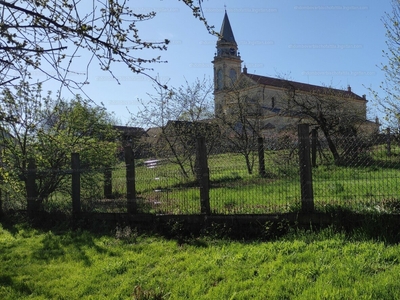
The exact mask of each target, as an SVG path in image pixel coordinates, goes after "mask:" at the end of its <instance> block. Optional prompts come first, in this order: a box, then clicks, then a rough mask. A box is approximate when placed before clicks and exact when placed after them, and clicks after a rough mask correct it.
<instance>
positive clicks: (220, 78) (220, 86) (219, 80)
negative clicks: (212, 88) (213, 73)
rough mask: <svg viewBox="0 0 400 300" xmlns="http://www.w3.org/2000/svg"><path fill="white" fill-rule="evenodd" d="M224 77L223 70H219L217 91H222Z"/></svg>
mask: <svg viewBox="0 0 400 300" xmlns="http://www.w3.org/2000/svg"><path fill="white" fill-rule="evenodd" d="M223 85H224V84H223V76H222V70H221V69H219V70H218V71H217V89H218V90H221V89H222V87H223Z"/></svg>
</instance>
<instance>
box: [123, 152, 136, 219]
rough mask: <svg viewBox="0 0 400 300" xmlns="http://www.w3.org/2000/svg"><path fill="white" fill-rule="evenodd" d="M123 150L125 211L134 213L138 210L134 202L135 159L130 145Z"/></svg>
mask: <svg viewBox="0 0 400 300" xmlns="http://www.w3.org/2000/svg"><path fill="white" fill-rule="evenodd" d="M124 151H125V165H126V200H127V211H128V213H129V214H136V213H137V212H138V208H137V202H136V186H135V159H134V156H133V151H132V147H131V146H126V147H125V148H124Z"/></svg>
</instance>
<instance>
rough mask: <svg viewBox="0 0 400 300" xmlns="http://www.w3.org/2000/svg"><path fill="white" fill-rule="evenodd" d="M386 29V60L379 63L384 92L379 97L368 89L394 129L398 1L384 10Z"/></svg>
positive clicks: (398, 103) (398, 99)
mask: <svg viewBox="0 0 400 300" xmlns="http://www.w3.org/2000/svg"><path fill="white" fill-rule="evenodd" d="M382 21H383V24H384V26H385V29H386V45H387V50H384V51H383V56H384V57H385V58H386V59H387V62H386V63H384V64H382V65H381V70H382V71H383V72H384V74H385V81H384V82H382V83H381V86H380V88H381V89H383V91H384V92H385V93H386V95H385V96H384V97H382V98H381V97H379V96H378V93H377V92H376V91H373V90H371V89H370V91H371V92H372V93H373V95H374V96H375V99H377V100H378V104H379V107H380V108H383V112H384V113H385V118H386V122H388V124H389V126H391V127H393V128H394V130H395V131H397V130H398V128H399V127H400V126H399V124H400V113H399V112H400V87H399V82H400V64H399V59H400V27H399V24H400V2H399V1H397V0H392V11H391V12H386V13H385V16H384V17H383V18H382Z"/></svg>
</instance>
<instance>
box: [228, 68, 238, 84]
mask: <svg viewBox="0 0 400 300" xmlns="http://www.w3.org/2000/svg"><path fill="white" fill-rule="evenodd" d="M236 76H237V74H236V70H235V69H230V70H229V78H230V79H231V83H232V84H233V83H235V81H236Z"/></svg>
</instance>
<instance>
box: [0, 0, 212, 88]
mask: <svg viewBox="0 0 400 300" xmlns="http://www.w3.org/2000/svg"><path fill="white" fill-rule="evenodd" d="M201 1H202V0H198V1H191V0H183V1H182V2H183V3H184V4H185V5H187V6H188V7H190V9H191V10H192V12H193V15H194V16H195V17H196V18H199V19H200V20H201V21H202V22H204V24H205V25H206V28H207V29H208V30H209V32H211V33H214V31H213V29H212V27H211V26H209V25H208V24H207V22H206V20H205V18H204V15H203V12H202V9H201ZM155 16H156V13H155V12H154V11H149V12H148V13H141V12H135V8H129V6H128V1H126V0H113V1H101V0H94V1H81V0H65V1H58V0H16V1H4V0H0V74H1V75H0V86H3V87H4V86H9V85H11V84H14V83H15V82H17V81H16V80H17V79H19V80H21V79H26V75H28V76H29V75H32V77H33V74H32V73H33V72H35V73H36V72H39V73H40V74H41V75H44V76H45V78H44V79H43V80H42V81H47V80H56V81H59V82H60V83H61V86H66V87H68V88H70V89H81V88H82V87H83V85H85V84H87V83H88V81H89V67H90V65H91V64H92V63H93V62H94V61H97V63H98V64H99V66H100V68H101V69H102V70H104V71H107V72H109V73H110V74H111V76H112V77H113V78H114V79H115V80H117V81H118V78H117V77H116V76H115V75H114V74H113V72H112V65H113V64H118V63H121V64H124V65H125V66H126V67H127V68H129V69H130V70H131V71H132V72H134V73H138V74H143V75H145V76H149V77H151V78H153V77H152V76H151V75H149V71H150V70H151V67H149V64H153V63H157V62H162V60H161V58H160V56H158V55H156V56H153V57H152V56H150V57H141V56H140V55H139V54H138V53H139V51H138V50H144V49H150V50H151V49H152V50H166V49H167V45H168V43H169V40H168V39H164V40H160V41H146V40H143V39H142V38H141V37H140V32H139V29H138V26H137V24H138V23H141V22H145V21H149V20H151V19H153V18H154V17H155ZM146 53H147V52H146ZM87 55H89V57H88V58H85V59H87V60H86V61H83V62H82V61H80V57H81V56H83V57H87ZM82 66H84V67H82ZM77 73H79V75H84V76H85V78H84V79H83V80H81V81H78V80H76V77H75V78H74V77H73V75H76V74H77ZM81 73H83V74H81ZM153 79H154V78H153ZM19 80H18V82H19Z"/></svg>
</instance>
